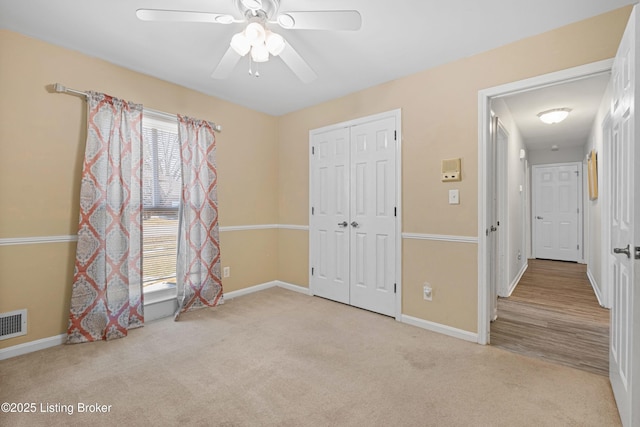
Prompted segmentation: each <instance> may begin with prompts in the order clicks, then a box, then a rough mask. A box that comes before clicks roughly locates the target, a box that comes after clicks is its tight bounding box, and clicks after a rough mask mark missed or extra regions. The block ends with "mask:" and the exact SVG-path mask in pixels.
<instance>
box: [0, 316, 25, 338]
mask: <svg viewBox="0 0 640 427" xmlns="http://www.w3.org/2000/svg"><path fill="white" fill-rule="evenodd" d="M20 335H27V310H26V309H23V310H16V311H10V312H7V313H0V340H6V339H8V338H13V337H19V336H20Z"/></svg>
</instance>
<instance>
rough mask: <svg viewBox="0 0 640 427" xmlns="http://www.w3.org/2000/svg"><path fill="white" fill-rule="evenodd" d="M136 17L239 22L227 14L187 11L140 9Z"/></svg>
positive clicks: (216, 22) (161, 19)
mask: <svg viewBox="0 0 640 427" xmlns="http://www.w3.org/2000/svg"><path fill="white" fill-rule="evenodd" d="M136 16H137V17H138V19H140V20H141V21H168V22H206V23H210V24H231V23H233V22H238V21H236V19H235V18H234V17H233V16H231V15H229V14H226V13H210V12H191V11H187V10H162V9H138V10H136Z"/></svg>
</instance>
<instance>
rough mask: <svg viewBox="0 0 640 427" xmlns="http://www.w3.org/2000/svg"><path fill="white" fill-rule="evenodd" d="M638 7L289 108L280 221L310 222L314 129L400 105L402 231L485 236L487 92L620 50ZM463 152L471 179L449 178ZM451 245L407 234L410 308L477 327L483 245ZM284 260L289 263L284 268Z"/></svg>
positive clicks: (303, 255)
mask: <svg viewBox="0 0 640 427" xmlns="http://www.w3.org/2000/svg"><path fill="white" fill-rule="evenodd" d="M629 13H630V8H624V9H620V10H618V11H614V12H611V13H608V14H605V15H601V16H598V17H595V18H592V19H588V20H585V21H582V22H579V23H576V24H573V25H569V26H566V27H562V28H560V29H557V30H554V31H551V32H548V33H544V34H542V35H538V36H535V37H530V38H527V39H524V40H521V41H519V42H516V43H512V44H510V45H507V46H504V47H501V48H498V49H495V50H492V51H489V52H485V53H482V54H479V55H476V56H473V57H470V58H465V59H462V60H459V61H455V62H452V63H449V64H445V65H443V66H440V67H436V68H433V69H429V70H425V71H423V72H420V73H417V74H413V75H411V76H408V77H406V78H402V79H399V80H395V81H391V82H388V83H385V84H382V85H379V86H376V87H373V88H370V89H366V90H363V91H360V92H357V93H354V94H351V95H348V96H345V97H343V98H339V99H335V100H332V101H329V102H325V103H323V104H320V105H317V106H314V107H311V108H307V109H304V110H301V111H297V112H294V113H291V114H287V115H285V116H282V117H281V118H280V120H279V123H278V126H279V138H280V142H279V143H280V146H279V153H280V164H281V165H287V167H281V168H280V170H279V179H280V182H279V184H280V191H279V209H280V221H281V222H286V223H293V224H308V212H307V207H308V198H309V196H308V187H309V178H308V151H307V150H308V133H309V131H310V130H312V129H316V128H319V127H322V126H327V125H330V124H334V123H339V122H343V121H346V120H351V119H354V118H358V117H363V116H366V115H370V114H374V113H380V112H383V111H388V110H392V109H395V108H401V109H402V134H403V141H402V186H403V194H402V209H403V217H402V220H403V231H404V232H410V233H426V234H445V235H459V236H477V234H478V232H477V221H478V220H477V205H478V176H477V175H478V167H477V165H478V91H479V90H481V89H485V88H488V87H493V86H497V85H501V84H505V83H508V82H512V81H517V80H521V79H525V78H528V77H534V76H537V75H540V74H545V73H549V72H553V71H558V70H562V69H566V68H570V67H575V66H578V65H582V64H586V63H591V62H595V61H599V60H603V59H607V58H611V57H613V56H614V55H615V52H616V49H617V46H618V43H619V41H620V38H621V36H622V32H623V30H624V26H625V24H626V21H627V19H628V16H629ZM454 157H460V158H462V169H463V173H462V178H463V179H462V182H458V183H442V182H440V176H439V170H440V161H441V160H442V159H448V158H454ZM450 188H459V189H460V205H454V206H452V205H449V204H448V199H447V192H448V190H449V189H450ZM452 245H455V244H452V243H446V242H437V241H427V240H420V241H406V240H405V242H404V244H403V248H404V249H403V254H402V256H403V263H402V276H403V283H402V286H403V313H405V314H409V315H411V316H414V317H418V318H421V319H425V320H429V321H434V322H438V323H443V324H446V325H449V326H453V327H456V328H460V329H463V330H466V331H471V332H475V331H477V315H476V312H477V293H478V283H477V247H475V246H474V247H473V248H472V249H470V248H469V247H468V246H469V245H468V244H463V243H460V244H457V245H459V246H456V247H455V248H456V249H452V248H451V246H452ZM285 246H286V242H280V248H281V251H282V253H284V252H286V253H288V254H289V255H290V256H293V258H291V259H289V260H288V261H287V263H288V264H289V265H298V264H301V263H304V262H306V260H307V259H308V251H306V250H303V249H304V248H299V250H293V249H292V248H286V247H285ZM441 254H448V256H446V257H443V256H441ZM435 260H437V262H434V261H435ZM285 268H286V265H283V264H282V263H281V269H280V271H279V274H284V269H285ZM423 282H430V283H433V284H434V286H437V288H436V291H435V292H434V299H433V301H432V302H431V303H428V304H427V303H423V302H422V301H416V300H415V298H418V299H419V298H421V288H422V285H423ZM305 283H306V282H305ZM300 284H303V283H300ZM436 284H437V285H436Z"/></svg>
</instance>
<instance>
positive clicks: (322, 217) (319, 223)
mask: <svg viewBox="0 0 640 427" xmlns="http://www.w3.org/2000/svg"><path fill="white" fill-rule="evenodd" d="M311 147H312V154H311V161H310V165H311V177H310V178H311V188H310V191H311V200H310V201H311V209H312V215H311V220H310V223H309V244H310V251H309V252H310V258H311V260H312V262H311V265H312V267H311V268H312V274H311V283H310V284H311V291H312V292H313V294H314V295H317V296H320V297H323V298H328V299H331V300H334V301H339V302H342V303H345V304H349V228H350V225H349V221H350V219H349V154H350V153H349V129H348V128H342V129H337V130H332V131H327V132H323V133H320V134H315V135H313V136H312V138H311Z"/></svg>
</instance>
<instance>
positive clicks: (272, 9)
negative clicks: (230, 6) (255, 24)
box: [236, 0, 280, 20]
mask: <svg viewBox="0 0 640 427" xmlns="http://www.w3.org/2000/svg"><path fill="white" fill-rule="evenodd" d="M279 6H280V2H279V1H278V0H236V8H237V9H238V11H239V12H240V13H241V14H242V16H244V17H246V18H247V19H249V18H250V17H256V16H260V15H261V16H263V17H264V20H272V19H273V18H274V17H275V16H276V13H277V12H278V7H279Z"/></svg>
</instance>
